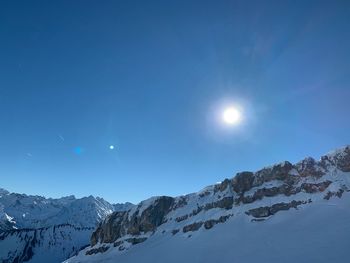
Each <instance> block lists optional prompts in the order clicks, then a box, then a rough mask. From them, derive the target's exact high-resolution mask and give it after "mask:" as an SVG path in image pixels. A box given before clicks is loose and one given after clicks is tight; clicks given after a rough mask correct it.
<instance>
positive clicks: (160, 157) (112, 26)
mask: <svg viewBox="0 0 350 263" xmlns="http://www.w3.org/2000/svg"><path fill="white" fill-rule="evenodd" d="M349 26H350V2H349V1H338V2H337V1H290V2H288V1H257V2H254V1H238V2H237V1H77V0H74V1H71V0H69V1H1V3H0V125H1V127H0V187H3V188H6V189H8V190H10V191H14V192H20V193H27V194H37V195H44V196H47V197H61V196H64V195H69V194H74V195H76V196H77V197H81V196H86V195H90V194H92V195H98V196H101V197H103V198H105V199H106V200H108V201H111V202H124V201H132V202H138V201H141V200H142V199H145V198H148V197H150V196H153V195H180V194H185V193H189V192H193V191H198V190H200V189H201V188H202V187H204V186H207V185H210V184H213V183H215V182H217V181H221V180H223V179H224V178H229V177H232V176H233V175H234V174H235V173H236V172H238V171H242V170H253V171H254V170H257V169H259V168H262V167H263V166H266V165H270V164H273V163H275V162H280V161H283V160H290V161H291V162H296V161H298V160H300V159H302V158H303V157H305V156H314V157H316V158H319V157H320V155H322V154H324V153H326V152H328V151H329V150H331V149H334V148H336V147H340V146H342V145H345V144H349V143H350V132H349V131H350V117H349V116H350V107H349V101H350V48H349V47H350V30H349ZM231 104H236V105H239V106H240V107H241V108H242V109H243V117H244V119H243V122H242V123H241V125H238V126H236V127H227V126H224V125H223V123H222V122H221V121H220V119H219V117H218V113H220V112H221V110H222V109H223V108H224V107H225V106H226V105H231ZM110 145H114V146H115V149H114V150H110V149H109V146H110Z"/></svg>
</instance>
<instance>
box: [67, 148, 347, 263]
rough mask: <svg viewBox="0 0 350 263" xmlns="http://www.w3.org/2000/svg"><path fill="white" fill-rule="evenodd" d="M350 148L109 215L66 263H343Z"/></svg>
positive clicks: (245, 173) (238, 175) (155, 199)
mask: <svg viewBox="0 0 350 263" xmlns="http://www.w3.org/2000/svg"><path fill="white" fill-rule="evenodd" d="M349 191H350V147H349V146H347V147H344V148H341V149H338V150H336V151H334V152H332V153H329V154H327V155H325V156H323V157H321V159H320V160H319V161H316V160H314V159H312V158H306V159H304V160H302V161H300V162H298V163H296V164H291V163H289V162H282V163H280V164H276V165H273V166H270V167H265V168H263V169H261V170H259V171H257V172H254V173H253V172H242V173H238V174H237V175H236V176H235V177H234V178H232V179H226V180H224V181H223V182H221V183H220V184H216V185H213V186H209V187H207V188H205V189H203V190H202V191H200V192H198V193H193V194H189V195H186V196H179V197H175V198H173V197H167V196H161V197H153V198H150V199H148V200H146V201H143V202H141V203H140V204H139V205H138V206H135V207H133V208H132V209H131V210H129V211H123V212H114V213H112V214H111V215H109V216H108V217H107V218H106V219H104V220H103V221H102V222H101V223H100V225H99V226H98V228H97V229H96V230H95V231H94V233H93V234H92V236H91V244H90V246H89V247H87V248H85V249H84V250H82V251H81V252H79V254H78V255H77V256H74V257H72V258H70V259H69V260H67V261H65V262H66V263H73V262H123V263H128V262H130V263H131V262H167V263H168V262H202V263H206V262H208V263H209V262H346V261H347V260H349V258H350V255H349V253H348V252H347V246H348V243H349V241H350V239H349V237H350V193H349Z"/></svg>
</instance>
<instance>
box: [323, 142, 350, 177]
mask: <svg viewBox="0 0 350 263" xmlns="http://www.w3.org/2000/svg"><path fill="white" fill-rule="evenodd" d="M328 164H331V165H334V166H336V167H337V168H338V169H339V170H341V171H343V172H350V146H346V147H344V148H343V149H340V150H338V151H336V152H335V153H333V154H329V155H325V156H322V157H321V166H322V167H324V168H325V169H327V166H328Z"/></svg>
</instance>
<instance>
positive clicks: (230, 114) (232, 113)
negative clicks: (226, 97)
mask: <svg viewBox="0 0 350 263" xmlns="http://www.w3.org/2000/svg"><path fill="white" fill-rule="evenodd" d="M222 119H223V121H224V122H225V123H227V124H229V125H236V124H238V123H239V122H240V121H241V119H242V115H241V112H240V111H239V110H238V109H237V108H234V107H230V108H227V109H225V110H224V112H223V114H222Z"/></svg>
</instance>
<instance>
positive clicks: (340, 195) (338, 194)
mask: <svg viewBox="0 0 350 263" xmlns="http://www.w3.org/2000/svg"><path fill="white" fill-rule="evenodd" d="M343 193H344V190H343V189H339V190H338V191H337V192H331V191H328V192H327V194H326V195H325V196H324V197H323V199H326V200H329V199H330V198H331V197H333V196H337V197H338V198H341V197H342V195H343Z"/></svg>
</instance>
